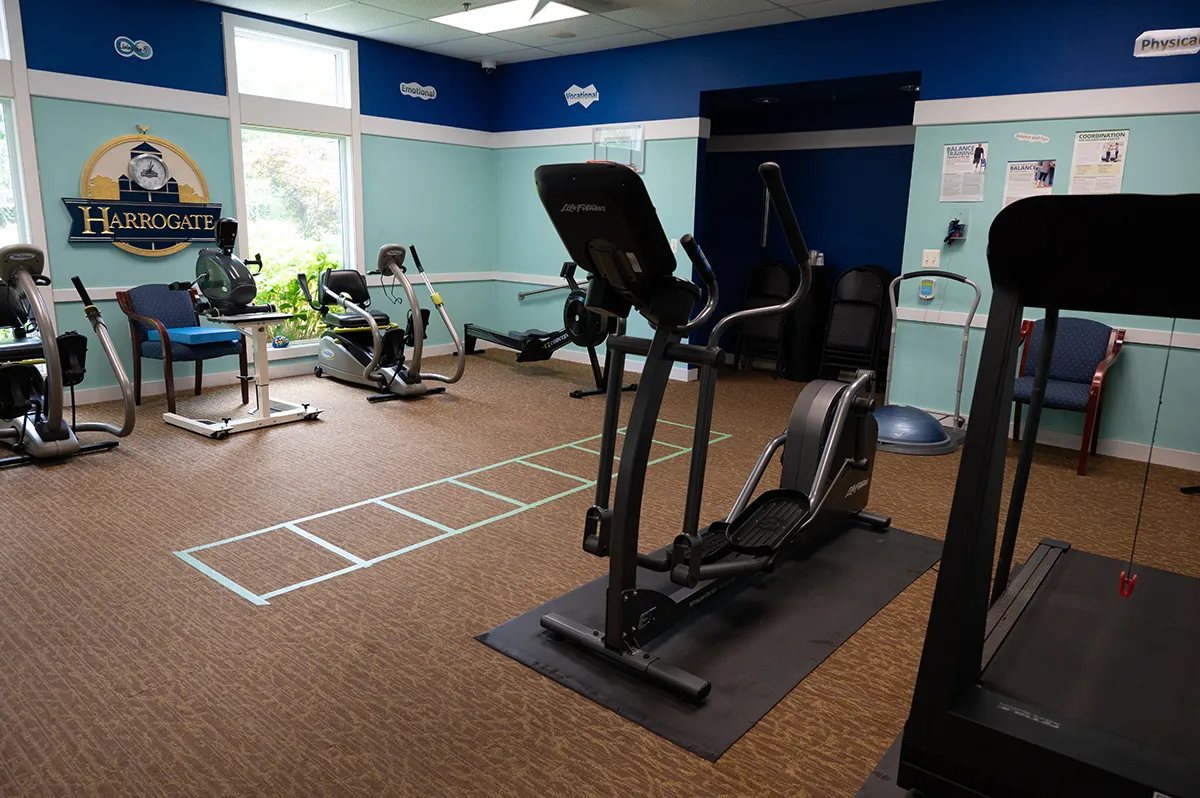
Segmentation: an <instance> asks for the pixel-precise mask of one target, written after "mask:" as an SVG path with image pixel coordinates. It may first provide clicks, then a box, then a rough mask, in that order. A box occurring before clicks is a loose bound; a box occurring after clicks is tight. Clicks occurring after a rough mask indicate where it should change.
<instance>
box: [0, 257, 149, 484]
mask: <svg viewBox="0 0 1200 798" xmlns="http://www.w3.org/2000/svg"><path fill="white" fill-rule="evenodd" d="M45 266H46V259H45V256H44V255H43V254H42V251H41V250H40V249H38V248H36V247H32V246H29V245H27V244H13V245H10V246H6V247H3V248H0V327H11V328H12V330H13V340H12V341H7V342H0V446H3V447H4V448H6V449H9V450H10V451H12V452H14V454H13V455H12V456H10V457H5V458H2V459H0V468H11V467H13V466H20V465H28V464H30V463H34V462H39V461H47V460H56V459H61V458H64V457H72V456H75V455H80V454H88V453H91V452H100V451H107V450H109V449H113V448H115V447H116V446H117V443H118V442H117V441H115V440H110V441H95V442H92V443H81V442H80V441H79V439H78V438H77V437H76V433H80V432H103V433H106V434H108V435H111V436H113V437H114V438H124V437H126V436H127V435H129V433H131V432H133V427H134V423H135V421H136V418H137V416H136V409H135V407H134V401H133V387H132V385H131V384H130V382H129V378H128V377H127V376H126V375H125V369H124V367H123V366H122V365H121V359H120V358H119V357H118V356H117V350H116V348H115V347H114V346H113V342H112V338H111V337H110V336H109V334H108V327H107V326H106V325H105V323H104V317H103V316H101V315H100V310H99V308H97V307H96V306H95V305H94V304H92V300H91V298H90V297H89V296H88V293H87V291H86V290H85V289H84V287H83V283H82V282H80V280H79V278H78V277H73V278H71V282H72V283H74V285H75V290H76V291H77V292H78V293H79V299H80V300H81V301H82V302H83V312H84V314H85V315H86V316H87V319H88V321H89V322H90V323H91V325H92V331H93V332H94V333H95V334H96V338H97V340H98V341H99V342H100V347H101V348H102V349H103V350H104V355H105V357H106V358H107V359H108V362H109V365H110V366H111V367H112V370H113V374H114V375H116V378H117V384H118V385H119V386H120V388H121V399H122V401H123V405H124V411H125V414H124V419H123V421H122V423H121V426H119V427H118V426H116V425H113V424H105V423H100V422H94V421H93V422H84V423H77V422H76V420H75V401H74V400H75V386H76V385H78V384H79V383H81V382H83V378H84V375H85V374H86V371H87V369H86V361H87V338H85V337H84V336H82V335H80V334H79V333H77V332H65V333H63V334H61V335H56V334H55V332H54V320H53V318H52V317H51V315H50V311H49V310H48V309H47V307H46V304H45V302H44V301H43V300H42V296H41V294H40V292H39V291H38V289H39V288H40V287H46V286H49V285H50V278H49V277H47V276H46V275H44V274H43V270H44V269H45ZM64 388H69V389H70V390H71V421H70V422H67V421H66V419H64V418H63V389H64Z"/></svg>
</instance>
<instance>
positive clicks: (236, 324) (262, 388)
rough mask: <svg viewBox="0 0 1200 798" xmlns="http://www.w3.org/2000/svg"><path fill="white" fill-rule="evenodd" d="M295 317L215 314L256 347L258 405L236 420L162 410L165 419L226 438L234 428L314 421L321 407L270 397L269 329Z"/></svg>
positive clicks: (216, 319) (256, 395)
mask: <svg viewBox="0 0 1200 798" xmlns="http://www.w3.org/2000/svg"><path fill="white" fill-rule="evenodd" d="M290 318H292V314H290V313H247V314H245V315H242V316H215V317H212V320H213V321H218V322H221V323H222V324H228V325H229V326H230V327H233V328H234V329H236V330H237V331H238V332H240V333H241V334H242V335H244V336H246V337H247V338H249V339H250V342H251V345H252V346H253V349H254V354H253V357H254V394H255V397H256V398H257V400H258V406H257V407H256V408H255V409H254V411H253V412H252V413H251V414H250V417H249V418H241V419H237V420H236V421H235V420H234V419H233V418H232V417H231V418H222V419H221V420H220V421H209V420H207V419H200V418H188V417H187V416H182V415H180V414H179V413H163V421H165V422H167V423H168V424H171V425H173V426H176V427H180V428H182V429H186V430H189V431H190V432H196V433H199V434H201V435H206V436H208V437H209V438H216V439H217V440H223V439H224V438H228V437H229V436H230V435H232V434H234V433H235V432H245V431H246V430H251V429H261V428H263V427H275V426H278V425H280V424H289V423H291V422H293V421H301V420H304V421H311V420H313V419H315V418H316V417H317V416H319V415H320V414H321V408H319V407H312V406H311V405H307V404H295V403H294V402H285V401H283V400H281V399H275V400H274V401H272V400H271V371H270V368H269V366H268V363H267V330H268V328H269V327H273V326H274V325H276V324H279V323H280V322H283V321H287V320H288V319H290Z"/></svg>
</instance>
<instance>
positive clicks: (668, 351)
mask: <svg viewBox="0 0 1200 798" xmlns="http://www.w3.org/2000/svg"><path fill="white" fill-rule="evenodd" d="M759 173H760V175H761V176H762V179H763V182H764V183H765V184H766V187H767V190H768V192H769V194H770V196H771V202H772V205H774V207H775V210H776V214H777V215H778V216H779V219H780V221H781V222H782V223H783V229H784V233H785V234H786V238H787V241H788V246H789V248H790V249H791V252H792V256H793V258H794V259H795V264H796V265H795V268H796V269H797V270H798V271H799V278H800V279H798V280H797V281H796V285H797V288H796V290H795V292H794V293H793V294H792V296H791V297H789V298H788V299H787V300H786V301H784V302H782V303H780V304H777V305H771V306H767V307H761V308H753V309H747V310H742V311H739V312H737V313H733V314H731V315H729V316H726V317H724V318H723V319H721V320H720V321H718V322H717V323H716V325H715V327H714V328H713V331H712V334H711V335H710V337H709V340H708V344H707V345H706V346H698V345H695V344H684V343H681V341H682V338H683V337H684V336H686V335H689V334H691V333H693V332H694V331H696V330H697V329H699V328H700V327H701V326H703V325H704V324H705V322H706V321H707V320H708V319H709V318H710V317H711V316H712V315H713V312H714V310H715V308H716V305H717V297H718V287H717V279H716V276H715V275H714V274H713V270H712V268H711V267H710V266H709V264H708V260H707V259H706V258H705V256H704V253H703V252H702V251H701V249H700V245H699V244H697V243H696V240H695V239H694V238H692V236H690V235H686V236H684V237H683V238H681V239H680V244H682V245H683V248H684V251H685V252H686V253H687V255H688V258H689V259H690V260H691V263H692V266H693V268H694V269H695V270H696V272H697V273H699V275H700V277H701V280H702V281H703V283H704V287H705V290H706V292H707V297H706V298H705V301H704V305H703V307H702V309H701V310H700V312H699V313H697V314H696V315H695V316H692V310H693V307H694V306H695V304H696V303H697V302H698V301H699V300H700V299H701V296H702V294H703V293H704V292H702V291H701V288H700V286H698V285H695V284H693V283H692V282H691V281H690V280H684V279H681V278H680V277H677V276H675V274H674V271H675V255H674V253H673V252H672V251H671V248H670V245H669V244H668V242H667V237H666V234H665V233H664V232H663V229H662V225H661V224H660V222H659V220H658V216H657V214H656V213H655V210H654V205H653V204H652V203H651V202H650V196H649V194H648V193H647V192H646V187H645V184H643V182H642V180H641V178H640V177H639V176H638V174H637V173H636V172H634V171H633V170H631V169H629V168H628V167H626V166H623V165H620V164H613V163H583V164H560V165H552V166H542V167H540V168H538V169H537V170H536V172H535V176H534V180H535V182H536V184H537V189H538V194H539V196H540V197H541V200H542V204H543V205H544V206H545V208H546V212H547V213H548V214H549V215H550V219H551V221H552V222H553V223H554V227H555V229H556V230H557V231H558V234H559V237H560V238H561V239H562V241H563V244H564V245H566V248H567V251H568V252H569V253H570V254H571V257H572V258H574V260H575V261H576V262H577V263H578V264H579V265H580V266H581V267H582V268H584V269H585V270H586V271H588V272H589V273H590V274H591V280H590V281H589V284H588V295H587V300H586V301H587V307H588V308H589V309H590V310H593V311H595V312H597V313H600V314H604V315H607V316H617V317H618V318H625V317H626V316H628V315H629V313H630V312H631V311H632V310H637V311H638V312H639V313H641V314H642V316H644V317H645V318H646V320H647V321H649V322H650V324H651V325H652V326H653V327H654V328H655V334H654V338H653V340H648V339H645V338H634V337H631V336H626V335H617V336H613V337H611V338H609V340H608V353H609V356H610V357H611V358H612V360H611V363H610V366H609V368H610V370H613V371H614V372H615V373H618V374H619V373H621V371H622V370H623V369H624V361H625V357H626V356H627V355H640V356H644V357H645V358H646V362H645V367H644V371H643V372H642V380H641V385H640V387H639V389H638V392H637V395H636V398H635V399H634V402H633V410H632V412H631V413H630V416H629V421H628V427H627V429H626V430H625V438H624V445H623V447H622V450H621V453H620V472H619V477H618V479H617V486H616V496H615V500H613V501H612V502H611V503H610V493H611V481H612V469H611V463H612V462H613V456H614V454H616V440H617V435H618V431H617V425H618V423H619V416H620V404H621V393H620V383H619V382H617V381H615V380H610V381H609V385H608V393H607V396H606V404H605V411H604V427H603V431H602V435H601V438H600V469H599V473H598V475H597V479H596V497H595V504H594V505H593V506H592V507H591V508H590V509H589V510H588V511H587V515H586V518H585V521H584V532H583V549H584V551H586V552H588V553H589V554H593V555H595V556H597V557H607V558H608V560H609V575H608V589H607V597H606V601H605V612H604V628H603V629H594V628H592V627H590V626H588V625H587V624H584V623H580V622H579V621H577V620H574V619H572V618H568V617H565V616H563V615H559V614H556V613H551V614H547V615H543V616H542V618H541V625H542V627H543V628H545V629H547V630H549V631H550V632H552V633H553V634H554V635H556V636H557V637H559V638H562V639H565V640H567V641H569V642H571V643H573V644H575V645H577V646H579V647H581V648H583V649H584V650H586V651H589V652H592V653H595V654H599V655H601V656H604V657H607V658H608V659H609V660H610V661H612V662H614V663H616V664H618V665H620V666H622V667H624V668H625V669H627V670H628V671H629V672H630V673H632V674H634V675H635V676H637V677H639V678H642V679H645V680H647V681H649V682H652V683H654V684H656V685H658V686H660V687H664V688H666V689H668V690H670V691H672V692H674V693H677V694H679V695H682V696H684V697H686V698H688V699H691V700H693V701H700V700H703V699H704V698H705V697H706V696H707V695H708V693H709V691H710V689H711V684H710V683H709V682H708V681H707V680H705V679H704V678H702V677H700V676H698V675H695V674H692V673H689V672H687V671H685V670H683V669H681V668H679V667H676V666H674V665H671V664H669V663H667V662H664V661H663V660H662V659H661V658H660V657H658V656H657V655H656V654H655V653H653V652H652V651H648V650H646V649H645V648H643V647H644V646H645V645H646V644H647V643H648V642H649V641H651V640H653V639H655V638H656V637H658V636H660V635H662V634H664V633H666V632H667V631H668V630H670V629H672V628H673V627H675V626H677V625H678V624H679V623H681V622H682V621H683V620H684V619H685V617H687V616H688V615H689V614H690V613H692V612H701V611H703V609H704V608H705V607H708V606H711V605H710V604H709V603H707V602H706V601H705V599H707V598H708V597H709V596H711V595H712V594H714V593H716V592H717V591H720V590H723V589H725V588H727V587H730V586H732V585H734V584H737V583H739V582H740V581H742V580H743V579H744V578H746V577H749V576H752V575H754V574H758V573H760V572H764V571H771V570H773V569H774V567H775V565H776V563H777V562H779V561H780V559H781V558H784V557H796V556H804V555H805V554H808V553H810V552H812V551H814V550H815V549H817V548H818V547H820V546H822V545H823V544H824V543H825V542H827V541H829V540H831V539H832V538H833V537H834V536H836V535H838V534H840V533H841V532H842V531H844V530H846V529H847V528H848V527H849V526H850V525H864V526H866V527H868V528H870V529H874V530H878V531H883V530H886V529H887V528H888V527H889V526H890V525H891V519H890V518H887V517H885V516H881V515H876V514H875V513H871V512H868V511H867V510H866V505H867V499H868V496H869V494H870V486H871V477H872V469H873V465H874V463H873V457H874V453H875V444H876V436H877V427H876V424H875V419H874V417H873V415H872V411H873V410H874V404H875V399H874V396H875V390H874V380H875V376H874V374H873V373H872V372H870V371H860V372H858V374H857V375H856V377H855V379H854V380H853V381H852V382H851V383H849V384H846V383H840V382H833V381H829V380H816V381H813V382H810V383H808V385H807V386H805V388H804V390H803V391H801V393H800V396H799V397H798V398H797V400H796V403H795V406H794V407H793V409H792V414H791V418H790V420H789V423H788V428H787V430H786V431H785V432H784V433H782V434H780V435H777V436H775V437H774V438H772V439H771V440H770V441H769V442H768V444H767V446H766V448H765V449H764V450H763V452H762V455H761V456H760V457H759V459H758V462H757V463H756V464H755V466H754V469H753V471H752V472H751V474H750V477H749V479H748V480H747V481H746V484H745V486H744V487H743V488H742V490H741V493H740V494H739V495H738V497H737V500H736V501H735V502H734V506H733V508H732V509H731V510H730V512H729V514H728V515H727V516H726V517H725V518H724V519H722V520H720V521H716V522H713V523H711V524H709V525H708V526H707V527H704V528H702V529H701V528H700V527H699V521H700V507H701V501H702V493H703V488H704V470H705V465H706V459H707V455H708V443H709V437H710V433H711V423H712V411H713V400H714V397H715V392H716V383H717V369H718V367H719V366H720V365H721V364H722V363H723V362H724V358H725V353H724V352H723V351H722V350H721V348H720V341H721V337H722V335H723V334H724V332H725V331H726V330H728V329H729V327H730V326H731V325H732V324H734V323H735V322H740V321H744V320H746V319H749V318H754V317H759V316H769V315H776V314H782V313H787V312H788V311H789V310H791V309H792V308H794V307H796V306H797V305H798V304H799V303H800V302H801V301H802V300H803V299H804V296H805V295H806V293H807V292H808V290H809V288H810V287H811V285H812V271H811V269H810V268H809V265H808V248H807V247H806V246H805V243H804V237H803V236H802V235H801V233H800V227H799V225H798V224H797V222H796V217H795V214H794V213H793V212H792V206H791V202H790V200H789V199H788V196H787V191H786V189H785V188H784V184H783V178H782V176H781V174H780V171H779V167H778V166H777V165H775V164H773V163H766V164H763V165H762V166H761V167H760V168H759ZM676 362H681V363H688V364H692V365H696V366H699V367H700V391H699V400H698V403H697V408H696V424H695V437H694V439H693V443H692V462H691V469H690V473H689V478H688V488H687V501H686V504H685V507H684V517H683V523H682V525H681V529H680V533H679V535H678V536H677V537H676V538H675V541H674V543H673V544H672V545H671V546H669V547H667V548H665V549H662V550H660V551H657V552H654V553H651V554H644V553H642V552H640V551H638V532H639V526H640V523H641V510H642V498H643V492H644V489H645V479H644V477H645V469H646V466H647V463H648V459H649V456H650V447H651V445H652V443H653V438H654V428H655V425H656V423H657V421H658V413H659V410H660V408H661V406H662V400H663V394H664V392H665V390H666V386H667V381H668V379H669V378H670V372H671V367H672V364H673V363H676ZM781 448H782V449H783V450H784V454H783V456H782V466H783V467H782V470H781V477H780V484H779V487H778V488H777V489H775V490H769V491H766V492H765V493H763V494H762V495H761V496H759V497H758V499H757V500H755V501H754V502H750V498H751V497H752V496H753V495H754V492H755V490H756V488H757V487H758V483H759V481H760V480H761V479H762V476H763V474H764V473H765V472H766V470H767V468H768V466H769V465H770V463H771V460H772V458H773V457H774V455H775V453H776V452H777V451H778V450H779V449H781ZM643 571H651V572H660V573H664V574H667V575H668V576H669V579H670V582H671V583H673V584H674V585H676V586H677V587H675V588H672V589H669V590H659V589H652V588H648V587H647V586H646V585H645V583H643V584H640V585H639V582H638V575H639V573H641V572H643Z"/></svg>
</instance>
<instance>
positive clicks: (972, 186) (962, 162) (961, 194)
mask: <svg viewBox="0 0 1200 798" xmlns="http://www.w3.org/2000/svg"><path fill="white" fill-rule="evenodd" d="M987 148H988V145H987V142H986V141H985V142H981V143H976V142H972V143H969V144H947V145H946V146H945V151H944V153H943V155H942V199H941V201H942V202H983V178H984V173H985V172H986V171H987Z"/></svg>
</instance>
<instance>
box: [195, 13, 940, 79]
mask: <svg viewBox="0 0 1200 798" xmlns="http://www.w3.org/2000/svg"><path fill="white" fill-rule="evenodd" d="M598 1H599V2H601V5H602V6H603V7H608V8H614V9H616V10H611V11H604V12H602V13H591V14H588V15H587V16H584V17H576V18H574V19H568V20H563V21H561V22H549V23H546V24H543V25H531V26H528V27H524V28H517V29H515V30H507V31H501V32H500V33H493V34H490V35H486V36H484V35H479V34H475V33H471V32H470V31H466V30H461V29H459V28H454V27H451V26H449V25H442V24H440V23H437V22H431V21H430V20H431V19H433V18H434V17H440V16H443V15H445V14H452V13H454V12H456V11H462V10H463V4H462V2H461V0H340V1H339V0H204V2H209V3H214V4H215V5H220V6H225V7H227V8H230V9H236V10H241V11H251V12H254V13H258V14H264V15H266V16H271V17H275V18H277V19H282V20H291V21H295V22H303V23H306V24H309V25H315V26H317V27H321V28H326V29H328V30H333V31H339V32H341V33H351V34H354V35H356V36H362V37H363V38H366V39H377V40H379V41H381V42H388V43H390V44H399V45H403V46H405V47H412V48H414V49H417V50H426V51H428V52H431V53H440V54H441V55H448V56H451V57H453V58H463V59H467V60H471V61H479V60H481V59H484V58H491V59H495V60H496V61H497V62H499V63H501V64H511V63H516V62H518V61H534V60H537V59H539V58H553V57H554V56H556V55H573V54H575V53H586V52H591V51H594V50H611V49H614V48H617V47H629V46H630V45H635V44H649V43H650V42H659V41H666V40H667V39H681V38H684V37H686V36H700V35H702V34H705V33H718V32H720V31H729V30H739V29H742V28H757V27H760V26H763V25H779V24H783V23H786V22H798V21H800V20H804V19H816V18H819V17H832V16H837V15H839V14H854V13H857V12H859V11H873V10H876V9H881V8H893V7H895V6H904V5H915V4H917V3H924V2H933V1H934V0H559V2H563V3H565V4H567V5H574V4H578V5H579V6H580V7H582V8H587V7H588V6H589V5H592V4H593V3H596V2H598ZM500 2H504V0H474V2H472V3H471V7H472V8H480V7H483V6H488V5H494V4H496V3H500ZM592 7H596V6H594V5H592ZM571 34H573V35H571Z"/></svg>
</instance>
